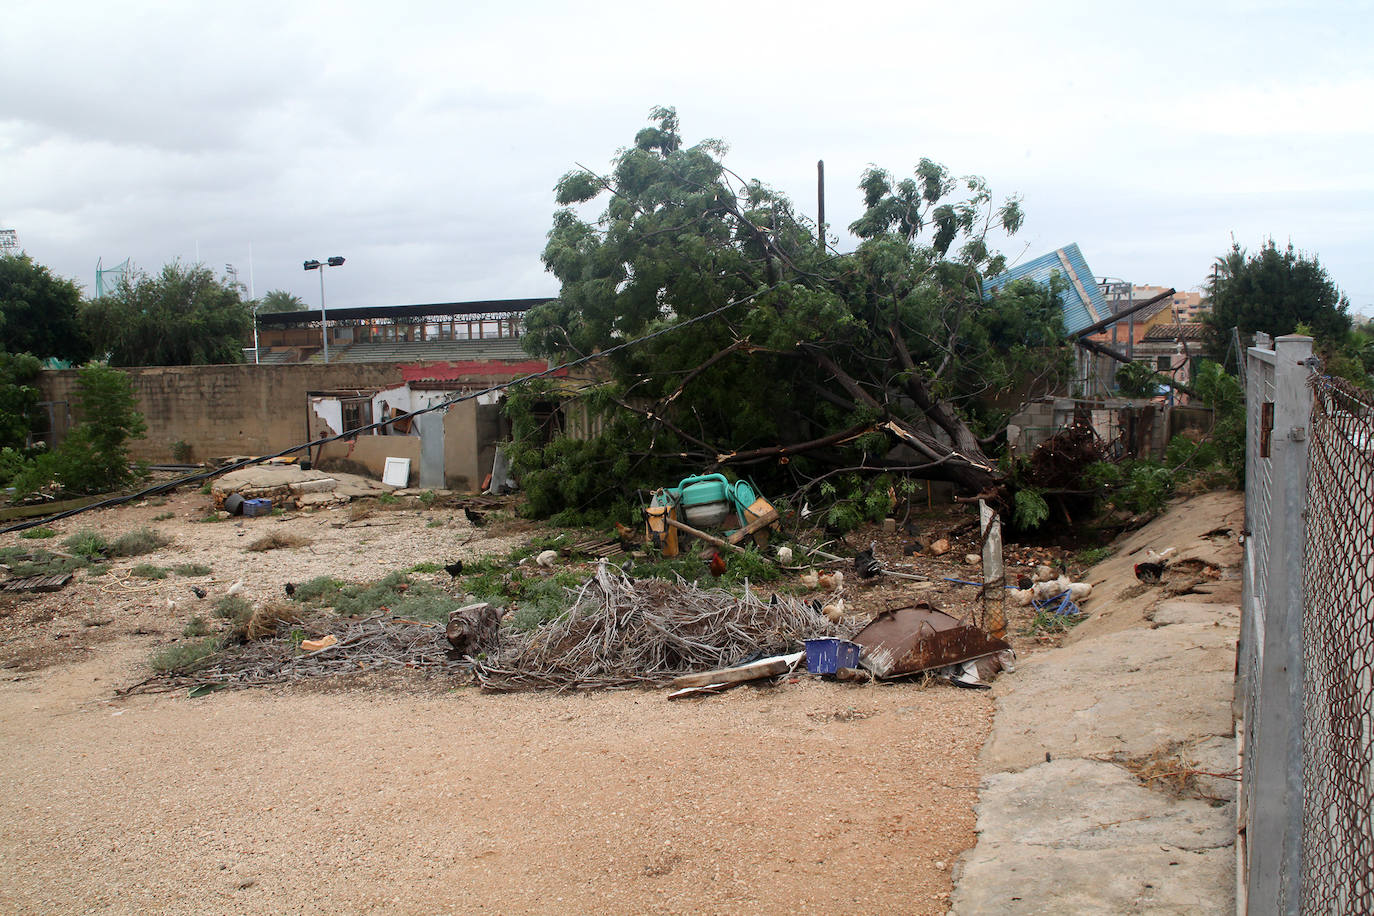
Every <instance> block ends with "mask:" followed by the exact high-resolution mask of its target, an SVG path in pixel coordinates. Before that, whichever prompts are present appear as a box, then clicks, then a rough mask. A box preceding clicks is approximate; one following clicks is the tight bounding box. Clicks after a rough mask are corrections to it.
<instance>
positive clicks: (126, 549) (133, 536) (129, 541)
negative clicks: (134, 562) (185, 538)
mask: <svg viewBox="0 0 1374 916" xmlns="http://www.w3.org/2000/svg"><path fill="white" fill-rule="evenodd" d="M170 543H172V539H171V538H169V537H167V536H166V535H165V534H163V533H162V532H160V531H154V530H153V529H152V528H135V529H134V530H133V531H129V532H126V533H124V534H121V535H120V536H119V537H117V538H115V539H114V540H113V541H111V542H110V546H109V548H108V553H109V555H110V556H112V557H138V556H142V555H143V554H145V553H152V552H153V551H154V550H158V549H159V548H162V547H166V546H167V545H168V544H170Z"/></svg>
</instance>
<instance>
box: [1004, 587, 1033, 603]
mask: <svg viewBox="0 0 1374 916" xmlns="http://www.w3.org/2000/svg"><path fill="white" fill-rule="evenodd" d="M1007 594H1008V595H1009V596H1010V597H1011V603H1012V604H1014V605H1016V606H1017V607H1029V606H1030V603H1031V599H1032V598H1034V597H1035V589H1034V587H1031V588H1009V589H1007Z"/></svg>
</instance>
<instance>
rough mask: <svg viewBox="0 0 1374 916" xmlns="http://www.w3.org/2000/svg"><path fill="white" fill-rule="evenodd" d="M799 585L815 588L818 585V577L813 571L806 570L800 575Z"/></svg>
mask: <svg viewBox="0 0 1374 916" xmlns="http://www.w3.org/2000/svg"><path fill="white" fill-rule="evenodd" d="M801 584H802V585H805V586H806V587H807V588H815V587H816V586H817V585H819V584H820V576H819V575H818V574H817V573H816V571H815V570H814V569H808V570H807V571H806V572H804V573H802V574H801Z"/></svg>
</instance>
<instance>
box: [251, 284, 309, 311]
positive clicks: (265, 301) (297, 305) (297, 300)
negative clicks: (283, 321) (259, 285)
mask: <svg viewBox="0 0 1374 916" xmlns="http://www.w3.org/2000/svg"><path fill="white" fill-rule="evenodd" d="M308 308H310V306H308V305H306V303H305V300H304V299H302V298H301V297H300V296H297V295H294V294H292V293H288V292H287V291H286V290H284V289H273V290H268V291H267V295H265V296H263V297H262V298H261V299H259V300H258V309H259V310H260V311H263V312H268V313H274V312H302V311H304V310H306V309H308Z"/></svg>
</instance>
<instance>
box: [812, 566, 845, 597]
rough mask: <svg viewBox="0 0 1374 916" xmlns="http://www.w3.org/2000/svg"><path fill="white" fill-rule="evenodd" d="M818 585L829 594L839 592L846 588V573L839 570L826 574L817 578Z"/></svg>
mask: <svg viewBox="0 0 1374 916" xmlns="http://www.w3.org/2000/svg"><path fill="white" fill-rule="evenodd" d="M816 581H817V584H818V585H820V587H821V588H823V589H825V590H826V591H828V592H838V591H839V590H840V589H842V588H844V573H842V572H840V571H839V570H838V569H837V570H835V571H834V572H824V573H821V574H820V575H819V576H817V577H816Z"/></svg>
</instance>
